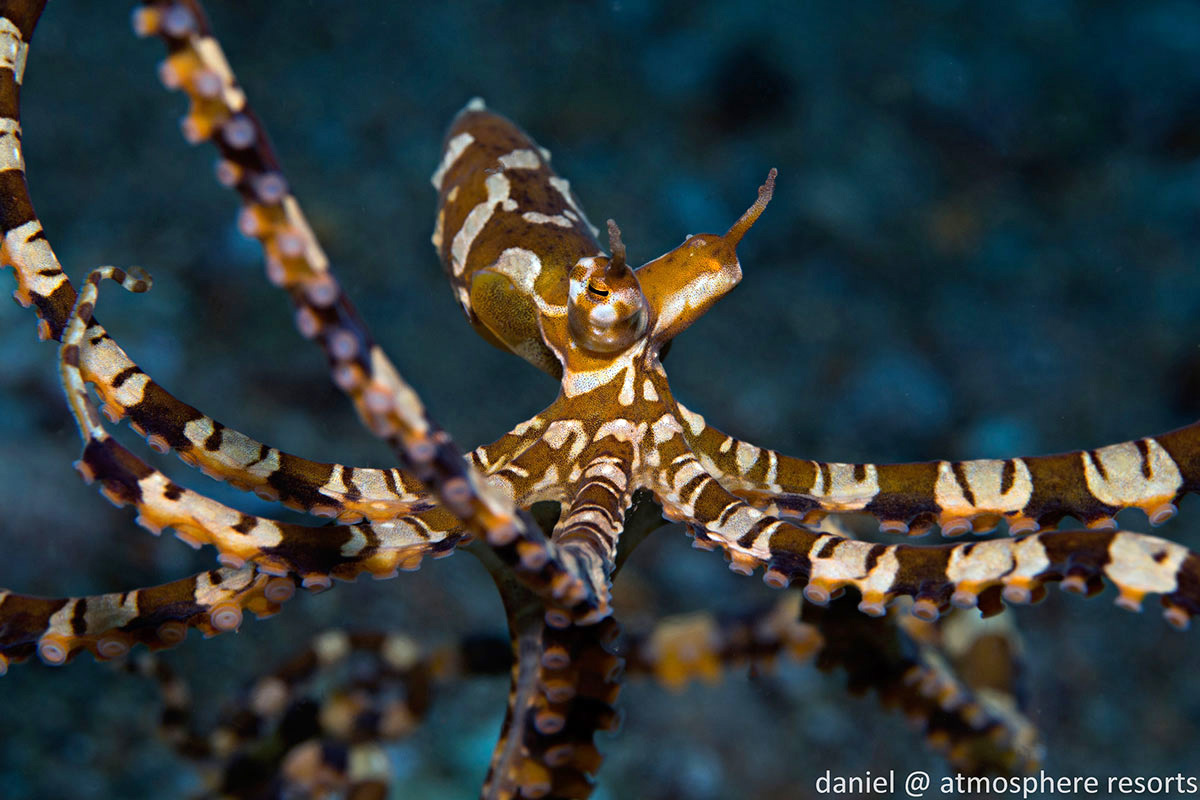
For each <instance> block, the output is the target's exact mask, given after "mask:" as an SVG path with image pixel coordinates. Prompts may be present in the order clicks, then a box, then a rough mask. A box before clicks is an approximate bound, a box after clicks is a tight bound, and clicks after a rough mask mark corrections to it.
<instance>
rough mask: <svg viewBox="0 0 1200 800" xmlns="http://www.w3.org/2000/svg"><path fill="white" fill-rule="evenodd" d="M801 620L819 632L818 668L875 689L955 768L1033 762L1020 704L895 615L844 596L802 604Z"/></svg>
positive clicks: (1015, 767) (1014, 767)
mask: <svg viewBox="0 0 1200 800" xmlns="http://www.w3.org/2000/svg"><path fill="white" fill-rule="evenodd" d="M956 616H958V615H956ZM801 619H802V620H804V621H805V622H806V623H809V624H811V625H814V626H816V627H817V628H818V629H819V630H820V632H821V635H822V636H823V637H824V646H823V647H822V649H821V651H820V653H819V654H818V655H817V665H818V666H819V667H820V668H821V669H824V670H830V669H833V668H835V667H836V668H840V669H842V670H844V671H845V672H846V673H847V678H848V683H849V687H850V690H851V691H852V692H856V693H862V692H866V691H867V690H868V689H874V690H875V691H877V692H878V693H879V696H880V700H881V701H882V702H883V704H884V705H885V706H887V707H895V708H898V709H899V710H900V711H901V712H903V713H904V714H905V715H906V716H908V717H909V718H910V719H912V720H913V721H914V722H916V723H917V724H919V725H920V727H921V730H922V732H923V734H924V736H925V740H926V742H927V743H928V744H929V745H930V746H931V747H932V748H933V749H935V750H937V751H939V752H941V753H943V754H944V755H945V756H946V758H947V760H948V761H949V762H950V763H951V765H953V767H954V768H955V769H956V770H958V771H960V772H963V773H967V774H996V773H999V774H1013V773H1023V772H1028V771H1029V770H1031V769H1036V767H1037V765H1038V762H1039V760H1040V757H1041V745H1040V744H1039V743H1038V741H1037V731H1036V729H1035V728H1034V727H1033V725H1032V723H1031V722H1030V721H1029V719H1028V718H1027V717H1026V716H1025V714H1024V712H1023V709H1021V708H1020V707H1019V706H1018V705H1017V704H1016V703H1015V701H1012V702H1007V701H1005V700H1004V698H1003V697H1002V696H1001V694H1000V693H998V692H995V691H993V692H987V691H985V690H984V689H983V688H982V687H976V686H972V685H970V683H968V682H966V681H964V680H963V679H962V678H961V677H960V675H958V674H956V673H955V671H954V670H953V669H952V668H951V666H950V665H949V664H948V663H947V662H946V660H945V659H944V658H943V656H942V654H941V652H940V651H939V650H938V648H937V647H936V646H935V644H934V643H933V642H930V641H920V640H918V639H915V638H913V637H912V636H910V635H909V633H908V632H907V631H906V627H907V625H906V624H897V618H896V615H894V614H893V615H890V616H888V617H885V618H881V619H871V618H869V617H864V616H863V615H861V614H859V613H858V612H857V611H856V610H855V608H854V604H853V601H852V600H851V599H849V598H843V599H840V600H835V601H833V602H832V603H830V604H829V606H827V607H824V608H822V607H818V606H814V605H811V604H805V606H804V609H803V612H802V614H801Z"/></svg>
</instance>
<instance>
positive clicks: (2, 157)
mask: <svg viewBox="0 0 1200 800" xmlns="http://www.w3.org/2000/svg"><path fill="white" fill-rule="evenodd" d="M44 6H45V0H36V2H19V0H6V2H4V3H2V4H0V233H2V234H3V237H4V238H3V240H2V241H0V259H2V261H3V264H7V265H11V266H12V267H13V269H14V271H15V272H16V278H17V289H16V291H15V292H13V297H14V298H16V300H17V302H19V303H20V304H21V305H23V306H25V307H27V308H28V307H29V306H31V305H32V306H33V307H34V310H35V311H36V313H37V316H38V337H39V338H41V339H58V338H59V337H60V336H61V335H62V330H63V328H65V327H66V324H67V317H68V316H69V315H70V313H71V308H72V306H74V305H75V290H74V288H72V286H71V283H70V281H68V280H67V277H66V275H65V274H63V270H62V267H61V266H60V265H59V263H58V259H57V258H56V257H55V256H54V252H53V251H52V250H51V249H50V245H49V243H48V242H47V241H46V234H45V232H44V231H43V230H42V224H41V222H39V221H38V218H37V215H36V214H35V213H34V210H33V202H32V201H31V200H30V198H29V187H28V185H27V183H26V180H25V159H24V156H23V154H22V150H21V121H20V120H21V106H20V97H21V81H22V79H23V77H24V72H25V59H26V56H27V55H28V53H29V39H30V37H31V36H32V34H33V27H34V25H35V24H36V23H37V20H38V17H40V16H41V14H42V8H43V7H44Z"/></svg>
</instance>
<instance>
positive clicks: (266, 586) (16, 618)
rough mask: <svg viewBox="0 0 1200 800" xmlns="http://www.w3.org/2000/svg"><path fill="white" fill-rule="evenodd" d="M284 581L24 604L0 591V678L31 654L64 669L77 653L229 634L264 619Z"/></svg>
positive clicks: (203, 580)
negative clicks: (248, 617) (192, 631)
mask: <svg viewBox="0 0 1200 800" xmlns="http://www.w3.org/2000/svg"><path fill="white" fill-rule="evenodd" d="M295 589H296V584H295V581H294V580H293V579H291V578H285V577H273V576H271V575H267V574H265V573H261V572H258V571H256V570H255V569H254V567H250V566H246V567H242V568H241V569H228V568H224V569H216V570H210V571H208V572H201V573H198V574H196V575H192V576H191V577H188V578H183V579H182V580H177V581H172V582H170V583H165V584H163V585H161V586H152V587H148V588H144V589H134V590H133V591H129V592H114V593H112V594H101V595H93V596H91V597H64V598H50V597H32V596H29V595H22V594H14V593H12V592H9V591H7V590H0V674H2V673H3V671H4V670H6V669H7V667H8V664H9V662H14V661H24V660H25V659H27V658H29V657H30V656H31V655H33V654H35V653H36V654H37V655H38V656H39V657H40V658H41V659H42V661H43V662H44V663H46V664H51V665H54V666H57V665H59V664H65V663H66V662H67V661H70V660H71V659H72V658H74V657H75V655H76V654H78V653H79V652H80V651H81V650H87V651H89V652H90V653H91V654H92V655H93V656H95V657H96V658H97V659H101V660H104V659H109V658H116V657H118V656H121V655H124V654H125V653H127V652H128V651H129V648H130V647H132V646H133V645H134V644H137V643H141V644H144V645H147V646H148V647H150V648H151V649H154V650H157V649H159V648H163V647H171V646H173V645H175V644H178V643H179V642H181V641H183V639H184V637H185V636H186V635H187V631H188V629H189V628H199V629H200V630H201V631H203V632H204V634H205V635H206V636H214V635H216V634H218V633H225V632H227V631H233V630H237V628H238V626H239V625H241V623H242V612H243V611H251V612H253V613H254V614H255V616H258V617H266V616H270V615H271V614H274V613H276V612H277V611H279V605H280V604H281V603H283V602H285V601H286V600H287V599H288V598H290V597H291V596H292V594H293V593H294V592H295Z"/></svg>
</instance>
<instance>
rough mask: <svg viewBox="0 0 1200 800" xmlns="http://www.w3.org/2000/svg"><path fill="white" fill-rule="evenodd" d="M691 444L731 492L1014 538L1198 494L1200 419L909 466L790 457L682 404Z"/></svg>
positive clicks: (906, 527) (917, 529)
mask: <svg viewBox="0 0 1200 800" xmlns="http://www.w3.org/2000/svg"><path fill="white" fill-rule="evenodd" d="M680 411H681V412H682V413H683V416H684V418H685V419H686V420H687V422H688V425H687V430H686V436H687V439H688V444H689V445H690V446H691V447H692V449H693V450H695V452H696V454H697V455H698V456H699V458H700V461H701V463H703V464H704V466H705V467H706V468H707V469H708V470H709V471H710V472H712V474H713V475H714V476H716V477H718V478H719V479H720V481H721V483H722V484H723V485H724V486H725V487H726V488H727V489H729V490H730V491H731V492H734V493H735V494H737V495H739V496H740V497H743V498H744V499H746V500H747V501H748V502H751V503H753V504H755V505H756V506H760V507H764V508H772V509H776V510H778V511H779V512H780V513H787V514H796V515H800V516H802V517H805V518H806V519H807V520H809V521H813V520H815V519H817V518H819V517H820V516H821V515H823V514H827V513H843V512H865V513H868V514H871V515H873V516H874V517H875V518H876V519H878V520H879V527H880V530H882V531H884V532H886V533H913V534H920V533H924V532H925V531H927V530H928V529H929V528H930V526H931V525H933V524H935V523H936V524H937V525H940V526H941V528H942V533H943V535H945V536H958V535H961V534H963V533H966V532H967V531H970V530H972V529H974V530H976V531H978V532H984V531H988V530H991V529H992V528H994V527H995V526H996V525H997V524H998V523H999V522H1000V521H1001V520H1004V521H1007V523H1008V527H1009V530H1010V531H1011V532H1012V533H1013V534H1021V533H1031V532H1034V531H1038V530H1043V529H1046V528H1053V527H1055V526H1057V525H1058V523H1059V522H1060V521H1061V520H1062V519H1063V518H1065V517H1074V518H1076V519H1078V520H1080V521H1082V522H1084V523H1085V524H1086V525H1087V526H1088V527H1089V528H1092V529H1093V530H1107V531H1114V530H1116V529H1117V523H1116V521H1115V520H1114V516H1115V515H1116V514H1117V512H1119V511H1121V510H1122V509H1126V508H1138V509H1141V510H1142V511H1143V512H1145V514H1146V517H1147V518H1148V519H1149V521H1150V524H1152V525H1161V524H1162V523H1164V522H1166V521H1167V520H1169V519H1170V518H1171V517H1173V516H1175V513H1176V511H1177V510H1178V505H1179V501H1180V500H1181V499H1182V497H1183V496H1184V495H1185V494H1188V493H1190V492H1197V491H1200V422H1196V423H1193V424H1191V425H1188V426H1185V427H1183V428H1179V429H1177V430H1174V431H1171V432H1169V433H1164V434H1162V435H1159V436H1149V437H1146V438H1144V439H1137V440H1134V441H1130V442H1121V443H1119V444H1112V445H1107V446H1105V447H1099V448H1095V449H1092V450H1076V451H1073V452H1069V453H1059V454H1056V455H1048V456H1031V457H1021V458H1007V459H980V460H975V461H925V462H919V463H911V464H837V463H824V462H819V461H808V460H805V459H800V458H792V457H791V456H785V455H783V454H781V453H777V452H775V451H774V450H768V449H766V448H760V447H757V446H755V445H752V444H750V443H748V442H744V441H741V440H738V439H735V438H734V437H732V436H727V435H726V434H724V433H722V432H721V431H718V430H717V429H715V428H713V427H712V426H710V425H708V424H707V423H705V421H704V419H703V417H701V416H700V415H698V414H695V413H693V412H690V411H687V410H686V409H684V408H683V407H682V406H680Z"/></svg>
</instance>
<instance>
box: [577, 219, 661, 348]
mask: <svg viewBox="0 0 1200 800" xmlns="http://www.w3.org/2000/svg"><path fill="white" fill-rule="evenodd" d="M608 243H609V249H610V250H611V251H612V256H611V257H610V258H605V257H604V256H596V257H588V258H581V259H579V261H578V262H577V263H576V264H575V266H574V268H572V270H571V287H570V294H569V297H568V301H567V324H568V326H569V328H570V331H571V341H572V342H573V343H574V344H575V346H576V347H579V348H581V349H583V350H587V351H589V352H592V353H617V352H620V351H622V350H624V349H625V348H627V347H629V346H630V345H631V344H633V343H634V342H636V341H637V340H638V339H640V338H641V337H642V336H643V335H644V334H645V333H646V326H647V322H648V320H649V306H648V305H647V303H646V295H645V294H643V293H642V287H641V285H640V284H639V283H638V279H637V276H636V275H634V273H633V270H631V269H630V268H629V265H628V264H626V263H625V243H624V242H622V241H621V229H620V228H618V227H617V223H615V222H613V221H612V220H611V219H610V220H609V221H608Z"/></svg>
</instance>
